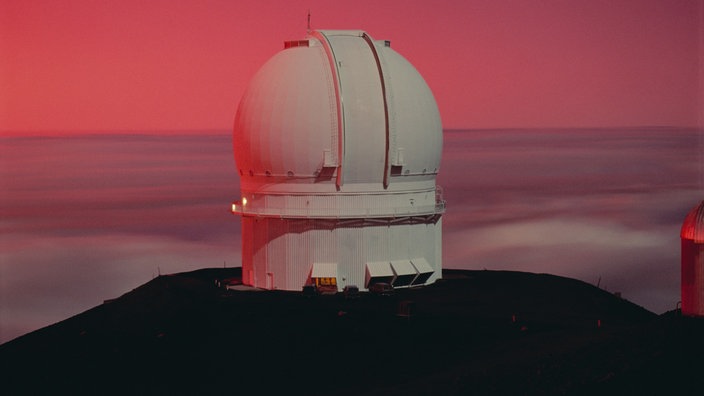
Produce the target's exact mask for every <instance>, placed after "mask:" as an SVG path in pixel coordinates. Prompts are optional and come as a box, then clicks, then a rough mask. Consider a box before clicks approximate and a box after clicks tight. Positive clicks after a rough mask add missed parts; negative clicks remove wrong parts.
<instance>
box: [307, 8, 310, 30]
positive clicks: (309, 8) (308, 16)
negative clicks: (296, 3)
mask: <svg viewBox="0 0 704 396" xmlns="http://www.w3.org/2000/svg"><path fill="white" fill-rule="evenodd" d="M307 33H308V34H310V8H309V9H308V30H307Z"/></svg>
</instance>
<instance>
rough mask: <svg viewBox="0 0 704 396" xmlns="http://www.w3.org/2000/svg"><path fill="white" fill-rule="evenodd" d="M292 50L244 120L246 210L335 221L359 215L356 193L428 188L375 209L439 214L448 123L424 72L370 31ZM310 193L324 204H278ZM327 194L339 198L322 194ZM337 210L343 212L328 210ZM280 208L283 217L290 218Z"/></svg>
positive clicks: (293, 44) (242, 112) (249, 98)
mask: <svg viewBox="0 0 704 396" xmlns="http://www.w3.org/2000/svg"><path fill="white" fill-rule="evenodd" d="M284 47H285V48H284V50H283V51H281V52H279V53H277V54H276V55H275V56H273V57H272V58H271V59H270V60H269V61H268V62H267V63H266V64H264V66H263V67H262V68H261V69H260V70H259V71H258V72H257V73H256V75H255V76H254V77H253V79H252V80H251V82H250V84H249V86H248V88H247V89H246V91H245V94H244V96H243V98H242V100H241V102H240V105H239V108H238V111H237V115H236V117H235V124H234V139H233V144H234V153H235V160H236V163H237V169H238V172H239V174H240V179H241V191H242V196H243V198H244V199H245V200H246V202H247V205H248V207H247V208H244V209H246V210H248V211H250V212H252V213H254V212H256V213H259V214H262V215H266V214H267V213H269V214H272V215H274V213H273V212H272V211H271V210H270V209H271V205H272V204H275V206H277V207H278V208H279V209H281V210H283V211H284V212H288V214H290V215H295V213H297V212H301V211H305V212H306V213H312V212H315V213H317V214H318V215H320V216H323V217H327V216H338V215H339V214H340V213H339V209H340V208H345V207H346V208H348V209H349V210H350V212H349V213H348V214H349V215H354V214H353V213H352V212H355V210H354V209H353V206H356V205H357V204H362V203H363V202H362V201H360V200H356V199H355V202H347V201H348V200H347V199H346V198H345V196H346V195H345V194H347V193H359V192H367V193H373V192H383V193H393V192H409V191H414V192H416V193H420V192H421V191H425V192H426V193H424V194H420V195H418V196H415V197H411V196H409V197H407V200H406V205H401V206H404V208H399V207H398V206H399V202H396V203H394V204H392V203H386V204H382V206H387V207H388V206H389V205H393V206H394V208H393V209H392V208H390V207H388V208H387V210H381V208H379V207H377V208H376V211H377V212H378V214H379V215H388V214H393V213H390V212H394V211H399V210H401V211H402V212H408V211H410V212H412V213H427V214H430V213H435V195H434V191H435V177H436V175H437V172H438V169H439V167H440V156H441V150H442V126H441V122H440V115H439V112H438V108H437V105H436V103H435V99H434V98H433V94H432V92H431V91H430V89H429V88H428V85H427V84H426V83H425V81H424V80H423V78H422V77H421V76H420V74H419V73H418V72H417V71H416V69H415V68H414V67H413V66H412V65H411V64H410V63H409V62H408V61H407V60H406V59H405V58H403V57H402V56H401V55H399V54H398V53H397V52H396V51H394V50H393V49H391V47H390V43H389V42H388V41H376V40H374V39H372V38H371V37H370V36H369V35H368V34H367V33H365V32H363V31H331V30H327V31H313V32H311V34H310V35H309V36H308V37H307V38H306V39H304V40H297V41H289V42H286V43H285V45H284ZM428 192H431V193H432V194H427V193H428ZM262 194H264V195H266V196H268V198H267V199H264V196H263V195H262ZM301 194H304V195H310V194H312V195H315V198H314V199H307V200H298V202H294V201H295V199H293V200H292V199H287V200H286V201H287V202H279V203H274V202H273V201H275V200H277V199H279V200H280V201H283V200H284V199H283V198H282V197H281V196H282V195H289V196H290V195H296V196H300V195H301ZM328 194H334V195H335V196H336V197H337V198H335V199H334V201H335V202H332V201H333V200H331V199H324V198H321V197H323V196H326V195H328ZM350 197H351V196H350ZM328 198H329V197H328ZM377 198H378V197H377ZM265 201H267V202H265ZM366 206H368V205H366ZM377 206H378V205H377ZM419 206H423V207H424V208H423V209H421V210H419ZM333 207H334V209H335V210H336V211H338V212H337V213H334V214H333V213H332V212H330V213H326V210H327V209H333ZM287 209H288V210H287ZM281 210H278V211H277V213H276V215H287V213H283V212H282V211H281ZM360 210H362V208H361V207H360V208H357V210H356V211H357V212H359V211H360ZM363 211H364V212H365V214H366V212H368V210H367V209H365V210H363ZM381 212H383V213H381Z"/></svg>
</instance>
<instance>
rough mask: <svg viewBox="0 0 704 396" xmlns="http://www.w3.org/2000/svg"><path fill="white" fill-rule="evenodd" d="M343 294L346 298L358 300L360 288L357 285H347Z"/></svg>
mask: <svg viewBox="0 0 704 396" xmlns="http://www.w3.org/2000/svg"><path fill="white" fill-rule="evenodd" d="M342 294H344V295H345V298H349V299H352V298H358V297H359V288H358V287H357V286H355V285H347V286H345V287H344V289H342Z"/></svg>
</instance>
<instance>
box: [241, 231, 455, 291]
mask: <svg viewBox="0 0 704 396" xmlns="http://www.w3.org/2000/svg"><path fill="white" fill-rule="evenodd" d="M440 228H442V218H440V217H438V218H436V219H435V221H425V219H418V220H415V219H405V220H403V221H400V222H397V223H396V222H391V221H385V222H377V223H368V222H364V221H344V220H342V221H338V220H315V219H311V220H307V219H295V220H288V219H275V218H256V217H245V218H243V221H242V247H243V251H247V253H248V254H244V255H243V263H242V277H243V281H244V282H245V283H246V284H249V285H253V286H256V287H261V288H265V289H282V290H300V288H301V286H302V285H305V284H309V283H311V277H312V275H313V274H312V271H313V269H314V267H315V265H316V264H318V263H326V264H331V265H333V267H334V268H335V271H336V278H337V280H336V284H337V287H338V288H339V289H342V288H344V287H345V286H347V285H355V286H358V287H360V288H362V289H366V288H368V286H369V281H370V279H369V277H368V276H367V268H368V266H367V264H370V263H371V265H372V266H376V267H378V266H382V265H385V266H388V267H389V268H390V271H391V272H394V271H396V272H398V268H401V267H402V266H408V263H410V264H411V267H410V268H411V270H412V271H413V273H412V274H413V277H412V279H410V280H409V281H408V284H402V283H403V282H402V281H401V280H400V279H399V281H398V282H394V281H395V279H394V277H396V276H397V274H394V276H393V277H392V278H391V279H389V283H396V284H395V286H396V287H399V286H409V285H410V284H411V283H412V281H413V280H414V279H415V277H416V275H418V274H419V273H420V271H421V269H419V268H418V267H419V265H423V262H425V263H427V265H429V266H430V268H431V269H432V274H430V275H429V277H428V278H427V280H426V281H425V282H424V283H432V282H434V281H435V280H436V279H437V278H438V277H439V275H440V274H441V268H440V264H441V254H442V239H441V238H440V235H441V234H440V233H438V230H439V229H440ZM250 252H251V253H250ZM392 263H393V264H392ZM397 267H398V268H397Z"/></svg>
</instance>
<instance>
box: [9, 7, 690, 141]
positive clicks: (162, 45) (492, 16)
mask: <svg viewBox="0 0 704 396" xmlns="http://www.w3.org/2000/svg"><path fill="white" fill-rule="evenodd" d="M309 9H310V11H311V14H312V28H314V29H318V28H320V29H326V28H333V29H363V30H366V31H367V32H369V33H370V34H371V35H372V36H373V37H374V38H376V39H389V40H391V42H392V47H393V48H395V49H396V50H397V51H398V52H399V53H401V54H402V55H403V56H405V57H406V58H407V59H409V60H410V61H411V63H413V64H414V65H415V66H416V67H417V68H418V70H419V71H420V72H421V74H422V75H423V76H424V77H425V79H426V80H427V82H428V84H429V85H430V87H431V89H432V90H433V92H434V94H435V96H436V99H437V101H438V105H439V107H440V112H441V115H442V118H443V124H444V126H445V127H446V128H502V127H588V126H606V127H614V126H641V125H673V126H702V125H704V110H702V108H703V107H704V94H703V93H702V92H704V82H702V80H703V78H704V77H703V76H704V71H703V70H704V0H681V1H666V0H618V1H601V0H594V1H583V0H566V1H551V0H544V1H538V0H535V1H482V0H469V1H465V0H462V1H457V0H445V1H438V2H433V3H431V2H420V1H397V0H392V1H378V0H374V1H371V0H359V1H355V2H347V3H339V2H330V1H322V0H308V1H298V0H294V1H270V0H263V1H257V2H244V1H224V0H223V1H201V0H199V1H195V0H192V1H191V0H184V1H173V0H169V1H160V0H155V1H149V2H142V1H134V0H125V1H88V0H66V1H49V0H4V1H2V2H0V54H1V56H0V131H1V132H3V133H20V134H28V133H34V132H44V133H52V132H60V131H67V132H101V131H169V132H173V131H181V130H204V129H210V130H227V129H230V127H231V125H232V120H233V117H234V114H235V110H236V107H237V104H238V102H239V99H240V97H241V95H242V93H243V91H244V89H245V87H246V84H247V82H248V81H249V79H250V78H251V77H252V75H253V74H254V73H255V72H256V70H257V69H258V68H259V67H260V66H261V65H262V64H263V63H264V62H265V61H266V60H267V59H268V58H270V57H271V56H272V55H274V54H275V53H276V52H278V51H279V50H281V49H282V48H283V44H282V43H283V41H284V40H289V39H296V38H300V37H303V36H305V33H306V14H307V12H308V10H309Z"/></svg>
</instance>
